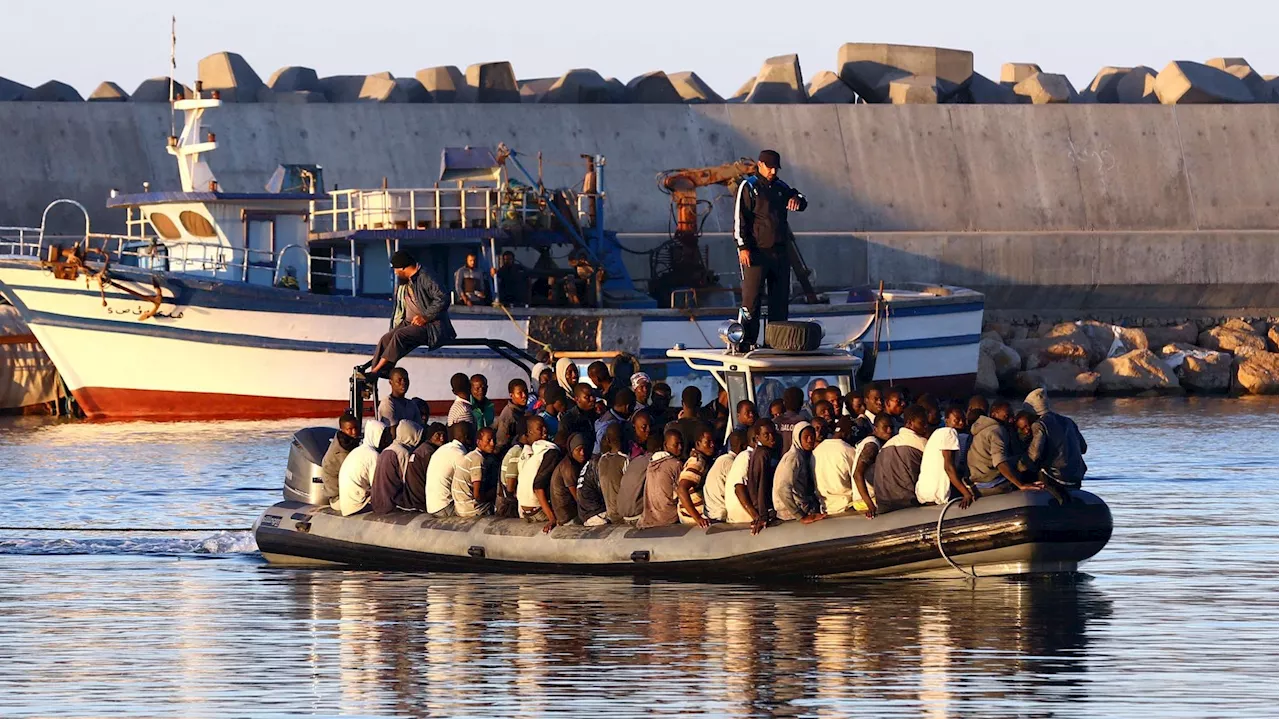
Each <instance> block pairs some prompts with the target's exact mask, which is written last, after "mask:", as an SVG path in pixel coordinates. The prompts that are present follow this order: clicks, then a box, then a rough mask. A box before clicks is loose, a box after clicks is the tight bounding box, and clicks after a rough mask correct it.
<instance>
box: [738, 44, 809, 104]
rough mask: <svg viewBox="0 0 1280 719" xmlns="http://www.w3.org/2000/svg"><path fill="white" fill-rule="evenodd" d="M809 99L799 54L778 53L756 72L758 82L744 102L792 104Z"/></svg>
mask: <svg viewBox="0 0 1280 719" xmlns="http://www.w3.org/2000/svg"><path fill="white" fill-rule="evenodd" d="M808 101H809V93H808V92H807V91H806V90H805V88H804V73H802V72H801V71H800V56H799V55H778V56H776V57H771V58H769V59H767V60H765V61H764V65H761V66H760V72H759V73H758V74H756V84H755V85H754V86H753V87H752V88H751V92H750V93H748V94H747V99H746V100H744V102H747V103H749V104H771V105H779V104H785V105H791V104H797V103H804V102H808Z"/></svg>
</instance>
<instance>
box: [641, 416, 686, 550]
mask: <svg viewBox="0 0 1280 719" xmlns="http://www.w3.org/2000/svg"><path fill="white" fill-rule="evenodd" d="M683 454H684V436H683V435H681V434H680V430H678V429H668V430H666V431H665V432H663V434H662V449H661V451H658V452H654V454H653V457H652V458H651V459H650V460H649V466H648V468H646V470H645V477H644V512H643V513H642V514H641V516H640V522H639V523H638V524H637V525H636V526H637V527H640V528H641V529H646V528H648V527H664V526H666V525H668V524H675V523H676V522H678V521H680V517H679V514H678V512H677V510H676V500H675V497H676V482H677V481H678V479H679V477H680V466H681V464H682V462H681V459H680V457H681V456H682V455H683Z"/></svg>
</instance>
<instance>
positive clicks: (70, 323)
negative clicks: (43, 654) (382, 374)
mask: <svg viewBox="0 0 1280 719" xmlns="http://www.w3.org/2000/svg"><path fill="white" fill-rule="evenodd" d="M112 276H113V279H114V281H115V282H116V283H117V284H118V285H119V286H121V287H125V288H129V289H132V290H134V291H135V292H137V293H139V294H143V295H149V294H151V293H153V292H154V289H153V286H152V275H151V274H150V273H147V272H144V271H141V270H136V269H133V270H131V269H129V268H124V267H121V268H119V269H114V268H113V270H112ZM161 282H162V284H161V295H162V302H161V305H160V307H159V310H158V312H155V314H154V315H148V311H149V310H152V309H154V308H153V306H152V304H151V303H150V302H148V301H145V300H140V299H138V298H137V297H136V296H133V295H130V294H128V293H127V292H125V291H123V290H121V289H117V288H115V287H107V288H106V289H105V290H100V289H99V287H98V286H97V284H96V282H92V281H86V280H85V279H84V278H81V279H76V280H62V279H57V278H55V277H54V276H53V274H52V273H50V272H49V271H48V270H46V269H43V268H41V266H40V265H39V263H37V262H34V261H31V260H16V259H14V260H0V294H2V295H3V296H4V297H5V298H6V299H7V300H8V301H10V302H11V303H12V304H13V305H14V306H15V307H17V308H18V311H19V312H20V313H21V315H22V319H23V320H24V321H25V322H26V323H27V325H28V326H29V327H30V329H31V332H32V333H33V334H34V335H35V337H36V338H37V339H38V340H39V342H40V344H41V346H42V347H43V348H44V350H45V352H47V353H48V356H49V357H50V359H51V360H52V361H53V364H54V365H55V366H56V367H57V369H58V371H59V372H60V373H61V375H62V377H63V379H64V380H65V382H66V384H67V387H68V388H69V389H70V391H71V393H72V395H73V396H74V397H75V398H76V400H77V402H78V404H79V405H80V407H81V409H82V410H83V412H84V413H85V415H86V416H88V417H90V418H95V419H134V418H156V419H247V418H259V419H270V418H285V417H322V416H334V415H336V414H337V413H339V412H341V411H342V409H343V408H345V407H346V406H347V401H348V399H347V398H348V393H349V387H348V378H349V377H350V375H351V370H352V367H354V366H356V365H358V364H361V363H363V362H366V361H368V359H369V358H370V357H371V356H372V354H373V349H374V346H375V345H376V343H377V341H378V339H379V337H381V335H382V334H383V333H384V332H385V331H386V330H387V318H388V317H389V316H390V314H391V304H390V302H388V301H386V300H378V299H373V298H362V297H349V296H337V295H312V294H308V293H305V292H298V291H296V290H289V289H282V288H275V287H265V286H254V285H247V284H245V283H230V282H220V281H215V280H207V279H200V278H193V277H185V276H180V275H173V274H169V275H165V276H163V277H162V278H161ZM890 308H891V311H890V314H889V318H888V320H886V321H884V323H883V327H881V332H880V340H879V344H878V345H877V347H878V349H879V359H878V362H877V364H876V369H875V378H876V379H877V380H882V381H886V382H893V383H896V384H902V385H905V386H907V387H909V388H910V389H912V390H914V391H917V392H934V393H938V394H942V395H945V396H962V395H966V394H968V393H969V392H971V391H972V389H973V382H974V377H975V373H976V371H977V362H978V342H979V340H980V332H981V325H982V311H983V299H982V295H981V294H978V293H975V292H972V291H968V290H963V289H960V288H941V289H939V290H938V291H936V292H902V293H899V295H898V298H897V299H895V300H894V301H893V302H891V303H890ZM874 311H875V309H874V304H872V303H866V302H861V303H848V304H835V305H819V306H809V305H798V306H795V307H793V308H792V318H793V319H806V320H815V321H818V322H821V323H822V325H823V326H824V328H825V330H826V339H825V340H824V342H825V343H826V344H828V345H831V344H837V343H842V342H848V341H850V340H854V339H857V338H858V337H860V336H865V335H866V334H867V333H868V329H869V328H870V327H871V320H872V318H873V316H874V314H873V313H874ZM450 314H451V319H452V322H453V324H454V327H455V329H456V330H457V332H458V335H459V336H460V337H475V338H492V339H498V340H505V341H507V342H510V343H511V344H513V345H515V346H517V347H526V346H530V341H529V339H528V338H529V336H534V337H535V338H536V339H544V340H552V341H553V346H555V348H556V349H557V350H565V349H579V348H575V347H571V346H566V345H569V344H571V342H572V341H583V342H587V343H589V344H590V347H588V348H587V349H588V350H592V349H595V350H598V349H605V350H608V349H624V350H627V351H630V352H632V353H634V354H637V355H638V356H639V359H640V361H641V362H642V363H643V365H644V369H645V370H646V371H647V372H649V373H650V374H651V375H652V376H654V378H655V379H666V380H667V381H668V382H669V383H671V384H672V385H673V386H675V388H676V391H677V393H678V392H679V388H680V386H681V385H682V384H685V383H693V382H697V381H703V382H709V381H710V380H709V378H707V377H706V376H705V375H702V376H694V375H693V373H692V372H691V371H690V370H689V368H688V367H687V366H685V365H684V363H682V362H678V361H673V360H670V359H669V358H667V357H666V350H667V349H669V348H671V347H672V346H674V345H676V344H683V345H685V346H686V347H689V348H706V347H711V346H712V343H713V342H715V341H716V340H715V337H716V328H717V327H718V326H719V324H720V323H721V322H723V321H724V320H725V319H728V318H730V317H731V316H732V314H733V311H732V310H731V309H729V308H723V309H704V310H695V311H688V312H682V311H679V310H622V309H615V310H610V309H605V310H589V309H582V310H573V309H550V308H530V309H519V310H512V311H511V312H510V314H508V313H507V312H504V311H502V310H501V309H499V308H492V307H482V308H454V309H452V310H451V312H450ZM549 333H560V334H563V335H567V336H568V338H567V339H566V338H564V337H561V338H559V339H561V340H563V341H555V340H556V339H557V338H556V337H551V336H549ZM869 343H870V344H874V343H873V342H869ZM868 349H871V348H870V347H868ZM400 364H401V366H403V367H405V368H406V369H407V370H408V371H409V374H410V377H411V378H412V379H413V386H412V387H411V390H410V394H411V396H413V395H416V396H420V397H422V398H423V399H425V400H427V401H428V403H429V404H430V405H431V407H432V413H433V414H436V413H442V412H444V411H447V407H448V404H449V403H450V402H451V401H452V400H453V397H452V395H451V394H450V393H449V387H448V382H447V381H446V380H447V378H448V377H449V376H450V375H452V374H454V373H455V372H463V373H466V374H468V375H471V374H475V373H483V374H484V375H485V376H487V377H488V378H489V384H490V387H491V388H493V390H492V392H491V394H492V395H493V396H495V397H500V396H502V395H505V388H506V385H507V382H508V380H510V379H512V378H514V377H519V376H523V374H522V372H521V371H520V370H519V368H518V367H516V366H515V365H513V364H511V363H509V362H507V361H506V360H503V359H502V358H500V357H498V356H497V355H496V354H494V353H493V352H491V351H489V350H487V349H483V348H472V347H466V348H464V347H446V348H441V349H438V350H435V351H432V352H427V351H425V350H418V351H416V352H414V353H413V354H411V355H410V356H408V357H406V358H405V359H403V360H402V361H401V363H400ZM710 389H711V387H710V385H708V386H707V387H704V392H705V391H709V390H710Z"/></svg>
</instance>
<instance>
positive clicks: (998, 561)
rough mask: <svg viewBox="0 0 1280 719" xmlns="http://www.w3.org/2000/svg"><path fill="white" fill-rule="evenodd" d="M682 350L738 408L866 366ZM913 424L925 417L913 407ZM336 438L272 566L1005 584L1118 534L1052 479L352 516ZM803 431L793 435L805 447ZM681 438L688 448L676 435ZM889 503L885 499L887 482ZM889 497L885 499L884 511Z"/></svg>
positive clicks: (297, 444) (277, 531)
mask: <svg viewBox="0 0 1280 719" xmlns="http://www.w3.org/2000/svg"><path fill="white" fill-rule="evenodd" d="M670 355H671V356H673V357H680V358H682V359H684V360H685V361H686V362H687V363H688V365H689V366H690V367H691V368H693V369H695V370H696V371H699V372H708V373H710V374H711V375H712V376H714V378H715V379H716V382H717V383H718V384H719V386H720V387H722V388H724V389H725V390H726V391H727V394H728V397H727V400H728V405H727V406H729V407H735V406H739V403H741V402H743V401H749V404H753V403H756V402H760V401H761V398H760V397H757V396H755V395H756V394H757V393H758V392H759V388H760V387H763V386H767V385H768V383H769V382H771V381H774V380H779V379H781V380H783V381H811V380H809V379H807V378H809V377H816V376H822V377H826V378H829V381H830V383H831V386H832V387H833V388H838V389H841V390H843V392H844V393H845V394H851V393H853V392H854V384H855V382H856V378H857V369H858V367H859V365H860V364H861V361H860V359H859V358H858V357H855V356H853V355H851V354H848V353H839V352H828V351H818V352H809V353H794V352H793V353H780V352H769V351H756V352H749V353H746V354H739V353H735V352H723V353H722V352H717V351H707V350H696V351H695V350H683V349H681V348H676V349H673V350H672V351H671V352H670ZM535 379H536V377H535ZM462 394H465V391H463V392H461V393H460V396H461V395H462ZM868 394H873V391H872V392H869V393H868ZM890 411H892V410H890ZM464 414H465V413H464ZM906 414H907V415H911V416H915V415H918V416H920V417H923V416H924V413H923V412H915V413H914V415H913V413H912V410H910V409H909V410H908V412H907V413H906ZM463 421H465V419H464V420H463ZM815 421H816V420H815ZM931 421H934V424H935V425H936V424H939V422H937V421H935V420H933V419H932V418H931ZM947 421H951V418H948V420H947ZM957 421H958V419H957ZM375 424H376V423H375ZM988 424H990V423H989V422H988ZM377 426H379V427H380V426H381V425H377ZM414 426H415V427H416V425H414ZM910 426H911V425H910V424H909V425H908V428H909V427H910ZM1071 427H1072V428H1074V424H1072V425H1071ZM420 430H421V428H419V434H420V433H421V432H420ZM900 431H903V432H906V431H909V429H908V430H900ZM1073 431H1074V430H1073ZM336 432H337V430H335V429H334V428H331V427H313V428H307V429H303V430H301V431H299V432H297V433H296V434H295V435H294V437H293V441H292V445H291V451H290V456H289V467H288V470H287V472H286V480H285V487H284V498H285V501H283V502H280V503H278V504H276V505H274V506H272V507H270V508H268V509H267V510H266V511H265V512H264V514H263V515H262V517H261V518H260V519H259V520H258V522H257V524H256V525H255V536H256V539H257V543H258V547H259V549H260V550H261V551H262V554H263V556H264V557H265V558H266V559H267V560H268V561H270V562H272V563H278V564H332V565H346V566H353V567H367V568H378V569H397V570H415V571H450V572H529V573H580V574H611V575H640V576H656V577H671V578H678V579H692V580H714V581H735V580H755V581H767V580H797V579H801V580H805V579H840V578H851V577H861V576H868V577H885V576H913V577H929V576H959V575H961V574H963V575H967V576H999V575H1020V574H1033V573H1052V572H1074V571H1076V570H1077V568H1078V567H1079V565H1080V563H1081V562H1083V561H1085V560H1087V559H1089V558H1090V557H1092V556H1093V555H1095V554H1097V553H1098V552H1099V551H1101V549H1102V548H1103V547H1104V546H1105V545H1106V543H1107V541H1108V540H1109V539H1110V537H1111V530H1112V522H1111V513H1110V510H1109V509H1108V507H1107V505H1106V503H1104V502H1103V501H1102V500H1101V499H1099V498H1098V497H1097V496H1095V495H1093V494H1091V493H1089V492H1087V491H1083V490H1081V489H1079V488H1078V485H1077V486H1076V487H1071V486H1061V485H1057V486H1046V485H1043V484H1026V485H1025V486H1024V485H1022V484H1019V488H1020V491H1006V492H989V491H987V490H979V489H976V487H977V486H980V485H971V486H972V487H974V489H973V491H972V493H971V492H970V491H969V490H965V491H964V496H963V497H962V496H961V495H960V493H958V492H957V493H953V494H952V495H951V496H952V497H953V498H952V499H950V500H947V499H946V494H945V487H944V494H943V498H942V499H941V500H940V501H938V502H937V503H933V504H928V503H924V504H922V505H921V504H916V505H915V506H902V507H898V508H894V509H891V510H888V509H884V508H883V507H882V511H880V512H878V513H877V512H875V511H870V512H866V511H861V510H862V508H858V509H854V508H852V507H851V508H849V509H848V510H846V511H842V512H837V513H832V514H826V513H823V516H822V517H821V521H807V520H808V519H809V518H806V519H805V520H804V521H802V520H799V519H797V520H793V521H778V518H770V520H771V521H768V522H767V523H766V522H765V521H764V519H761V521H760V522H755V521H753V522H734V521H732V517H730V521H710V522H706V521H704V522H701V523H698V522H695V523H671V524H666V525H665V526H646V522H645V521H644V520H643V519H641V521H639V522H638V523H631V522H620V521H618V522H611V523H602V524H594V523H588V522H579V521H575V520H569V521H563V520H562V521H561V522H558V523H557V522H555V521H552V522H550V523H546V521H545V520H546V517H544V516H539V517H537V518H534V517H532V516H528V517H523V518H522V517H514V518H504V517H502V516H495V515H493V514H486V515H481V516H449V515H450V514H452V513H451V512H425V511H412V510H409V509H404V508H401V507H398V506H396V507H392V508H390V509H386V510H381V511H379V510H375V509H372V508H369V507H365V508H362V509H360V510H359V511H351V510H343V509H341V508H340V507H339V505H338V504H337V503H335V502H334V501H333V498H332V497H330V496H328V495H327V494H326V490H325V485H324V480H323V477H322V467H321V465H322V462H323V460H324V457H325V454H326V451H327V449H328V448H329V447H330V444H331V441H333V438H334V437H335V434H336ZM807 433H808V432H807V430H806V431H805V432H800V431H796V432H795V436H796V441H797V442H798V441H800V439H801V438H802V436H803V435H804V434H807ZM668 434H670V429H669V430H668ZM457 436H474V434H473V433H472V432H462V433H459V434H457ZM670 439H671V441H672V442H678V437H675V436H671V437H670ZM921 441H923V440H921ZM888 446H890V445H886V449H887V448H888ZM387 451H390V450H387ZM677 454H678V453H677ZM887 454H888V452H883V453H882V455H887ZM971 456H972V455H971ZM646 461H647V460H646ZM882 461H883V460H882ZM478 484H479V482H478V481H477V485H478ZM344 486H345V485H344ZM1041 486H1044V487H1045V488H1040V487H1041ZM739 489H741V488H739ZM881 492H882V494H884V495H885V497H887V494H888V487H887V485H882V486H881ZM975 493H976V495H977V499H976V500H975V499H974V496H975ZM856 494H857V493H856V492H855V497H854V499H855V500H856V499H857V498H856ZM686 496H687V495H686ZM872 496H874V493H873V494H872ZM885 497H882V498H877V499H876V500H875V502H876V503H877V504H881V505H884V504H885V501H884V499H885ZM966 500H967V501H966ZM678 501H679V500H678V498H677V502H678ZM522 504H523V503H522ZM704 525H705V526H704ZM765 527H767V530H765Z"/></svg>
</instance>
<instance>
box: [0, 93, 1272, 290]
mask: <svg viewBox="0 0 1280 719" xmlns="http://www.w3.org/2000/svg"><path fill="white" fill-rule="evenodd" d="M180 120H181V118H179V121H180ZM207 124H208V125H209V127H210V129H212V130H214V131H215V132H216V133H217V137H218V141H219V143H220V145H221V147H220V148H219V149H218V150H217V151H216V152H214V153H212V154H210V155H208V156H207V158H208V161H209V164H210V165H211V167H212V168H213V170H214V172H215V173H216V174H217V176H218V178H219V181H220V184H221V187H222V189H224V190H227V191H254V190H260V189H261V188H262V186H263V183H265V182H266V179H267V177H268V175H269V174H270V173H271V171H272V170H273V169H274V167H275V165H276V164H277V163H279V162H316V163H319V164H321V165H322V166H323V167H324V172H325V181H326V184H327V185H329V186H330V187H332V186H333V185H335V184H336V185H339V186H341V187H355V186H367V187H376V186H378V185H380V184H381V182H382V180H383V178H384V177H385V178H386V179H387V181H388V183H389V184H390V185H391V186H392V187H397V186H399V187H424V186H430V185H431V184H432V183H433V182H434V181H435V179H436V178H437V177H438V173H439V164H440V150H441V148H443V147H445V146H457V145H467V144H469V145H494V144H496V143H498V142H506V143H507V144H508V145H509V146H511V147H512V148H514V149H516V150H518V151H520V152H523V153H527V155H526V156H525V157H524V158H523V159H524V161H525V164H526V166H527V167H528V168H529V169H530V170H531V171H532V170H533V168H534V167H535V165H536V161H535V159H534V158H533V155H534V154H535V153H536V152H538V151H542V152H543V153H544V157H545V158H546V163H545V174H546V178H547V183H548V184H550V185H560V186H570V185H577V184H579V183H580V181H581V176H582V166H583V165H582V161H581V160H580V159H579V158H578V155H579V154H582V153H600V154H603V155H605V156H606V157H607V159H608V165H607V176H606V189H607V191H608V193H609V210H608V211H609V215H608V218H607V222H608V224H609V226H610V227H611V228H613V229H615V230H618V231H619V232H621V233H624V236H623V242H624V243H625V244H626V245H627V246H628V247H631V248H633V249H637V250H643V249H646V248H648V247H652V246H654V245H656V244H658V242H660V241H661V240H662V239H664V238H665V234H666V232H667V228H668V218H669V203H668V197H667V196H666V195H664V194H662V193H661V192H659V191H658V189H657V187H656V185H655V182H654V175H655V174H656V173H657V172H659V171H661V170H664V169H669V168H677V167H696V166H703V165H714V164H719V163H722V162H727V161H730V160H733V159H736V158H738V157H741V156H754V155H755V154H756V153H757V152H758V151H759V150H760V149H761V148H762V147H772V148H775V149H777V150H778V151H779V152H780V153H781V154H782V157H783V169H782V176H783V177H784V178H786V179H787V180H788V182H790V183H791V184H793V185H794V186H796V187H798V188H800V189H801V190H803V191H804V192H805V193H806V195H807V196H808V197H809V199H810V207H809V211H808V212H806V213H804V214H803V215H798V216H796V217H795V218H794V221H793V226H794V229H795V230H796V231H797V232H798V233H800V237H801V240H800V241H801V246H802V249H803V251H804V253H805V255H806V258H807V259H808V261H809V264H810V265H812V266H813V267H814V268H815V270H816V272H817V278H818V282H819V283H820V284H823V285H839V284H852V283H866V282H875V281H878V280H885V281H924V282H939V283H947V284H959V285H965V286H970V287H974V288H975V289H979V290H981V291H984V292H986V293H987V294H988V296H989V301H990V307H991V308H992V309H997V310H999V309H1004V310H1011V311H1024V310H1025V311H1034V312H1050V313H1052V312H1054V311H1062V312H1067V313H1074V314H1077V315H1079V314H1081V313H1082V311H1083V312H1084V313H1088V314H1095V313H1124V312H1133V313H1135V314H1151V313H1152V312H1159V311H1168V312H1172V313H1178V312H1182V313H1186V314H1222V313H1225V312H1228V311H1235V310H1244V309H1250V310H1254V309H1256V310H1263V311H1267V312H1268V313H1270V314H1274V310H1275V308H1276V306H1277V303H1278V298H1277V241H1278V237H1280V233H1278V231H1277V230H1278V223H1277V212H1278V211H1280V198H1278V194H1280V193H1278V190H1277V172H1278V168H1277V152H1278V143H1277V136H1278V134H1280V126H1278V123H1277V107H1276V106H1275V105H1264V104H1253V105H1106V104H1080V105H1042V106H1027V105H909V106H891V105H812V104H811V105H747V104H728V105H541V104H540V105H533V106H529V105H501V104H438V105H413V104H374V103H369V104H332V105H329V104H319V105H287V104H228V105H225V106H223V107H222V108H219V109H218V110H215V111H212V112H211V113H210V114H209V115H208V116H207ZM169 132H170V113H169V110H168V107H167V106H166V105H163V104H151V103H84V104H80V103H40V102H23V103H4V104H0V225H32V224H36V223H38V221H39V218H40V213H41V211H42V210H43V208H44V207H45V205H46V204H47V203H48V202H49V201H51V200H53V199H55V198H58V197H72V198H75V199H78V200H80V201H81V202H83V203H84V204H85V205H86V206H87V207H89V208H90V210H91V211H92V214H93V222H94V227H95V228H97V229H100V230H113V231H119V230H120V229H121V228H122V227H123V215H122V214H121V213H118V212H114V211H108V210H106V209H105V208H104V207H103V203H104V201H105V199H106V197H107V194H108V192H109V190H110V189H111V188H118V189H121V190H127V191H137V190H138V189H139V188H140V186H141V183H142V182H143V181H150V182H151V183H152V187H153V188H155V189H166V188H172V187H176V186H177V170H176V167H175V164H174V162H173V160H172V158H170V157H169V155H168V154H167V153H166V152H165V146H164V138H165V137H166V136H167V135H168V134H169ZM703 196H704V197H706V198H708V199H711V198H715V197H717V196H721V197H722V199H720V200H718V201H717V202H716V203H715V209H714V211H713V213H712V217H711V218H710V219H709V221H708V222H707V224H706V226H705V227H706V230H707V231H708V233H709V234H708V238H707V244H708V245H709V246H710V247H711V248H712V256H713V264H715V265H717V267H718V269H721V270H722V271H733V268H734V265H733V263H732V260H731V252H730V249H731V248H730V242H729V240H728V237H727V232H728V231H729V230H730V229H731V226H732V199H731V198H729V197H727V196H726V193H725V191H724V190H723V189H720V188H712V189H710V190H706V191H704V194H703ZM70 220H71V218H69V217H67V216H65V215H64V216H61V217H59V218H58V221H59V222H62V223H68V222H69V221H70ZM67 226H68V225H66V224H64V225H63V227H64V228H66V227H67ZM629 262H632V263H634V264H633V266H632V269H633V270H634V271H635V272H636V274H637V275H638V276H641V277H643V276H645V275H646V274H647V265H646V264H645V261H644V258H643V257H642V256H638V255H632V256H629Z"/></svg>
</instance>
